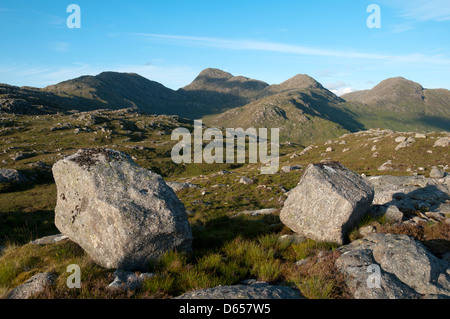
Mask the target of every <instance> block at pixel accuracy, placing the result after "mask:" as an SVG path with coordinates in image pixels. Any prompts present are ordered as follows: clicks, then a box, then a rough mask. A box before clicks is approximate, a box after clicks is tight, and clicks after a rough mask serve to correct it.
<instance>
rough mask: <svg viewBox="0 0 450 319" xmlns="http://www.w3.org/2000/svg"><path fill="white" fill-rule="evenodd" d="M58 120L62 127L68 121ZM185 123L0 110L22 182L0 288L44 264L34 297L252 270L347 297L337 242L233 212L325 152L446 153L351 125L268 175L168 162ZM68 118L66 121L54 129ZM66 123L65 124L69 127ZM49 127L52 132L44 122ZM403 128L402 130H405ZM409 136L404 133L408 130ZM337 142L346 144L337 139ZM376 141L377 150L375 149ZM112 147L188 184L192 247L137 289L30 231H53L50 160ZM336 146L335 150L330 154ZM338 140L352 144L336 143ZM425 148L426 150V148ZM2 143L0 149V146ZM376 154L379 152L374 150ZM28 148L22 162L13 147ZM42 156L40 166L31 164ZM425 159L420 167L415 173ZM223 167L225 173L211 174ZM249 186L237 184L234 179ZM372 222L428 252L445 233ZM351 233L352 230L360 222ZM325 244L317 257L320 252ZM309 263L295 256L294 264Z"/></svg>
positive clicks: (415, 161) (397, 162) (6, 222)
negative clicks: (77, 284)
mask: <svg viewBox="0 0 450 319" xmlns="http://www.w3.org/2000/svg"><path fill="white" fill-rule="evenodd" d="M66 123H68V124H70V125H65V124H66ZM192 125H193V123H192V122H190V121H184V120H181V119H179V118H177V117H174V116H152V115H139V114H137V113H134V112H127V111H95V112H89V113H79V114H66V115H63V114H58V115H40V116H25V115H22V116H18V115H7V114H2V122H1V124H0V162H2V168H13V169H18V170H20V171H21V172H22V173H23V174H24V175H26V176H27V177H28V178H29V180H30V182H29V183H27V184H25V185H22V186H11V185H10V187H8V188H5V189H3V190H2V191H1V192H0V225H1V228H0V245H1V246H6V249H5V250H4V251H3V252H2V254H1V255H0V296H5V295H6V294H7V292H8V291H10V289H12V288H14V287H15V286H17V285H19V284H21V283H23V282H25V281H26V280H27V279H29V278H30V277H31V276H33V275H34V274H36V273H39V272H43V271H52V272H55V273H56V274H58V275H59V278H58V281H57V285H56V287H54V288H51V289H49V290H48V291H46V292H44V293H43V294H41V295H40V296H38V297H40V298H171V297H174V296H177V295H179V294H181V293H183V292H186V291H189V290H193V289H199V288H207V287H213V286H217V285H231V284H237V283H239V282H240V281H242V280H245V279H249V278H253V279H257V280H263V281H267V282H270V283H275V284H281V285H290V286H296V287H297V288H298V289H300V291H301V292H302V293H303V294H304V295H305V296H306V297H308V298H347V297H348V294H347V292H346V288H345V281H344V278H343V277H342V275H341V274H340V273H339V272H338V271H336V269H335V268H334V262H333V261H334V260H335V259H336V258H337V257H338V254H339V253H338V252H336V250H335V249H336V246H335V245H333V244H330V243H319V242H314V241H312V240H305V241H303V242H300V243H290V242H289V241H282V240H281V241H280V240H279V237H280V236H281V235H284V234H290V233H291V232H290V230H289V229H287V228H286V227H284V226H283V225H282V224H281V223H280V220H279V217H278V215H277V214H276V213H275V214H272V215H264V216H257V217H252V216H244V215H241V216H238V217H235V216H234V215H236V214H237V213H239V212H242V211H244V210H256V209H261V208H277V209H280V208H281V207H282V204H283V202H284V200H285V199H286V191H289V190H290V189H292V188H293V187H295V185H296V184H297V182H298V180H299V179H300V177H301V175H302V173H303V169H304V168H305V167H306V166H307V165H308V164H310V163H314V162H319V161H321V160H324V159H330V160H336V161H340V162H341V163H343V164H344V165H345V166H346V167H348V168H349V169H352V170H354V171H356V172H358V173H364V174H366V175H377V174H385V173H386V172H380V171H378V170H377V168H378V167H379V166H380V165H382V164H383V163H384V162H386V161H387V160H391V161H392V168H393V170H392V171H389V174H397V175H409V174H411V173H413V172H419V173H423V174H425V175H427V174H428V173H429V170H430V168H431V167H432V166H438V165H446V163H448V162H449V159H448V156H449V154H448V152H447V150H446V149H445V148H439V147H433V144H434V142H435V139H436V138H438V137H440V136H443V134H442V133H432V134H428V138H426V139H416V142H415V143H413V144H412V145H411V146H408V147H406V148H402V149H400V150H398V151H395V147H396V145H397V143H395V142H394V139H395V137H397V136H399V135H401V134H400V133H386V134H378V135H374V134H375V133H376V132H375V131H374V132H375V133H374V132H372V133H368V132H363V133H361V134H349V135H346V136H343V137H341V138H336V139H334V140H331V141H330V142H327V143H323V142H321V143H316V144H314V145H313V147H312V148H311V149H310V150H309V151H308V152H307V153H306V154H302V155H299V154H300V152H301V151H302V150H303V147H302V146H300V145H298V144H283V145H282V146H281V149H280V151H281V158H280V168H281V167H282V166H285V165H289V166H293V165H301V166H302V167H303V169H296V170H292V171H291V172H290V173H284V172H283V171H282V170H280V171H279V172H278V173H276V174H273V175H261V174H260V172H259V168H260V164H239V165H236V164H201V165H197V164H187V165H183V164H180V165H176V164H174V163H173V162H172V161H171V158H170V150H171V149H172V146H173V145H174V144H175V143H176V141H171V140H170V133H171V131H172V130H173V129H174V128H176V127H180V126H184V127H187V128H188V129H190V130H192ZM61 127H66V128H64V129H58V128H61ZM67 127H70V128H67ZM52 128H57V129H52ZM404 135H405V134H404ZM406 136H411V135H407V134H406ZM342 141H345V144H343V143H342V144H341V142H342ZM325 144H326V145H325ZM373 146H376V151H373V150H372V148H373ZM85 147H109V148H113V149H116V150H119V151H124V152H126V153H128V154H130V155H131V156H133V157H134V158H135V159H136V162H137V163H138V164H139V165H141V166H143V167H146V168H149V169H151V170H153V171H155V172H158V173H160V174H162V175H163V177H164V178H165V179H166V180H170V181H178V182H190V183H194V184H196V185H198V186H199V189H194V188H192V189H191V188H189V189H184V190H181V191H179V192H178V193H177V195H178V197H179V198H180V200H181V201H182V202H183V204H184V205H185V207H186V209H187V210H188V211H190V213H189V214H188V218H189V222H190V223H191V226H192V230H193V235H194V242H193V250H194V253H193V254H192V255H184V254H181V253H177V252H169V253H167V254H166V255H165V256H164V258H162V259H161V260H160V261H159V262H158V263H154V264H149V269H148V270H149V271H152V272H154V273H156V276H155V277H153V278H150V279H146V280H145V282H144V284H143V285H142V287H141V289H139V290H137V291H135V292H118V291H110V290H108V289H107V288H106V287H107V285H108V284H109V283H111V282H112V280H113V271H112V270H106V269H103V268H101V267H99V266H97V265H96V264H95V263H94V262H93V261H92V260H91V259H90V258H89V257H88V256H87V255H86V254H85V253H84V251H83V250H82V249H81V248H80V247H79V246H78V245H76V244H74V243H72V242H70V241H65V242H60V243H57V244H52V245H46V246H36V245H32V244H29V243H28V242H29V241H30V240H34V239H36V238H40V237H42V236H45V235H52V234H55V233H57V232H58V231H57V229H56V227H55V226H54V224H53V219H54V207H55V205H56V187H55V185H54V182H53V179H52V175H51V166H52V165H53V164H54V163H55V162H56V161H57V160H58V159H60V158H62V156H65V155H69V154H72V153H74V152H75V151H76V150H77V149H79V148H85ZM328 147H332V149H333V150H332V151H331V152H326V149H327V148H328ZM345 149H348V150H346V151H345V152H344V150H345ZM429 150H431V151H432V152H431V153H430V152H427V151H429ZM1 151H2V152H1ZM375 152H378V156H377V157H373V155H374V153H375ZM20 153H27V154H29V156H28V157H27V156H25V157H24V158H22V159H17V160H13V159H12V156H15V155H16V154H20ZM37 163H38V164H37ZM419 167H423V168H424V171H420V170H418V168H419ZM221 170H227V171H229V172H230V173H229V174H218V172H220V171H221ZM242 176H245V177H248V178H251V179H252V180H253V181H254V183H253V184H251V185H244V184H240V183H239V179H240V177H242ZM375 222H376V223H378V225H379V227H380V229H381V231H384V232H398V233H408V234H412V235H413V236H416V238H418V239H419V240H423V241H424V242H427V243H428V245H429V246H430V247H432V248H431V249H434V251H442V247H440V246H439V241H438V240H439V239H443V238H447V240H448V234H449V233H450V231H449V229H448V225H447V226H442V225H424V226H423V230H421V231H419V233H414V231H416V232H417V230H413V229H409V228H404V229H403V228H402V229H398V228H396V227H394V226H393V225H390V224H389V223H385V222H384V221H383V220H363V221H362V222H361V224H360V225H359V226H358V227H357V228H359V227H362V226H364V225H368V224H371V223H375ZM445 227H447V228H445ZM352 234H353V235H350V237H351V239H354V238H357V230H355V232H353V233H352ZM320 252H322V254H319V253H320ZM306 258H308V259H307V261H306V262H305V263H304V264H302V265H299V266H297V265H295V262H296V261H298V260H302V259H306ZM72 263H76V264H78V265H80V266H81V268H82V280H81V281H82V288H81V289H68V288H67V286H66V283H65V281H66V279H67V276H68V275H69V274H68V273H66V268H67V266H68V265H69V264H72Z"/></svg>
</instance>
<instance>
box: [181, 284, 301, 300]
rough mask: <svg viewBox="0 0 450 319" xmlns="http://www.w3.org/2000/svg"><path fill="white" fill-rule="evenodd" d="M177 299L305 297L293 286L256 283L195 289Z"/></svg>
mask: <svg viewBox="0 0 450 319" xmlns="http://www.w3.org/2000/svg"><path fill="white" fill-rule="evenodd" d="M176 299H304V297H303V296H302V295H301V293H300V292H299V291H298V290H296V289H293V288H291V287H286V286H275V285H269V284H267V283H256V284H251V285H233V286H218V287H214V288H208V289H201V290H195V291H190V292H187V293H185V294H183V295H181V296H178V297H177V298H176Z"/></svg>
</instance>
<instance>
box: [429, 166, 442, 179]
mask: <svg viewBox="0 0 450 319" xmlns="http://www.w3.org/2000/svg"><path fill="white" fill-rule="evenodd" d="M444 176H445V172H444V170H442V169H439V168H437V167H433V168H431V171H430V177H431V178H442V177H444Z"/></svg>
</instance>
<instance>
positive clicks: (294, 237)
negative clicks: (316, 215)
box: [278, 233, 306, 244]
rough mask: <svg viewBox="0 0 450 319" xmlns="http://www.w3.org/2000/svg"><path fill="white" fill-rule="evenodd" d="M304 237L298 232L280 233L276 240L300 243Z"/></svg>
mask: <svg viewBox="0 0 450 319" xmlns="http://www.w3.org/2000/svg"><path fill="white" fill-rule="evenodd" d="M305 239H306V238H305V237H302V236H300V235H298V234H295V233H294V234H290V235H288V234H286V235H281V236H280V237H278V241H279V242H282V241H287V242H289V243H290V244H300V243H303V242H304V241H305Z"/></svg>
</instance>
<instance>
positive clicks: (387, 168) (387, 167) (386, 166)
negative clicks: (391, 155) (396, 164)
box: [378, 160, 392, 171]
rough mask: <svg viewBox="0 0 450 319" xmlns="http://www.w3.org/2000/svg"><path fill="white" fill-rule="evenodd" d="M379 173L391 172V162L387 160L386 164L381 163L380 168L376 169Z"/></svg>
mask: <svg viewBox="0 0 450 319" xmlns="http://www.w3.org/2000/svg"><path fill="white" fill-rule="evenodd" d="M378 170H379V171H392V161H391V160H388V161H387V162H385V163H383V164H382V165H381V166H380V167H378Z"/></svg>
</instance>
